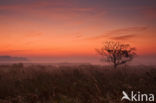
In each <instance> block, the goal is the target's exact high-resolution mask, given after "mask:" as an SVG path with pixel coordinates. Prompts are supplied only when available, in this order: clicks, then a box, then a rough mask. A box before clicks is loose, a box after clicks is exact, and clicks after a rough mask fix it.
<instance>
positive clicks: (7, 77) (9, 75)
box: [0, 64, 156, 103]
mask: <svg viewBox="0 0 156 103" xmlns="http://www.w3.org/2000/svg"><path fill="white" fill-rule="evenodd" d="M155 81H156V68H155V67H152V66H151V67H149V66H134V67H132V66H131V67H129V66H123V67H120V68H118V69H117V70H114V69H113V68H112V67H109V66H108V67H102V66H93V65H79V66H60V67H55V66H43V65H30V66H26V67H25V66H23V64H14V65H1V66H0V103H117V102H120V99H121V97H122V93H121V92H122V90H125V91H127V92H128V91H131V90H133V91H141V92H145V93H154V94H156V82H155Z"/></svg>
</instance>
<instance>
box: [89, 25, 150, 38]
mask: <svg viewBox="0 0 156 103" xmlns="http://www.w3.org/2000/svg"><path fill="white" fill-rule="evenodd" d="M147 29H148V27H145V26H141V27H127V28H121V29H115V30H111V31H108V32H105V33H104V34H102V35H98V36H94V37H90V38H88V40H99V39H114V40H123V39H126V40H128V39H131V38H133V37H136V36H138V35H139V34H140V33H141V32H143V31H145V30H147Z"/></svg>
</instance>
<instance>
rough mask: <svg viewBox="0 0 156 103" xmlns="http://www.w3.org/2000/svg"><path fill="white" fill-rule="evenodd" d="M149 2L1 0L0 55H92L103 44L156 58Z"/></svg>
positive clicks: (155, 30) (155, 19)
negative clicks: (124, 46) (123, 44)
mask: <svg viewBox="0 0 156 103" xmlns="http://www.w3.org/2000/svg"><path fill="white" fill-rule="evenodd" d="M155 4H156V2H155V1H154V0H150V1H147V0H138V1H131V0H124V1H123V0H119V1H118V2H115V0H110V1H106V0H103V1H102V0H96V1H94V0H44V1H43V0H23V1H21V0H14V1H11V2H9V0H1V1H0V22H1V23H0V55H12V56H28V57H31V56H93V55H95V54H96V52H95V48H99V47H101V46H102V42H104V41H108V40H115V41H120V42H126V43H130V44H131V45H132V46H135V47H136V48H137V53H138V54H139V55H145V54H146V55H155V54H156V46H155V44H156V15H155V10H156V8H155Z"/></svg>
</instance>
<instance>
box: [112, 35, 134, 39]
mask: <svg viewBox="0 0 156 103" xmlns="http://www.w3.org/2000/svg"><path fill="white" fill-rule="evenodd" d="M134 37H136V35H122V36H116V37H110V38H109V39H113V40H128V39H131V38H134Z"/></svg>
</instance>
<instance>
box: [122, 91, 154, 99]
mask: <svg viewBox="0 0 156 103" xmlns="http://www.w3.org/2000/svg"><path fill="white" fill-rule="evenodd" d="M122 94H123V97H122V98H121V101H123V100H128V101H132V102H133V101H138V102H139V101H140V102H145V101H149V102H154V94H145V93H144V94H142V93H141V92H139V91H138V92H134V91H131V94H130V95H128V94H127V93H126V92H125V91H122Z"/></svg>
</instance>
